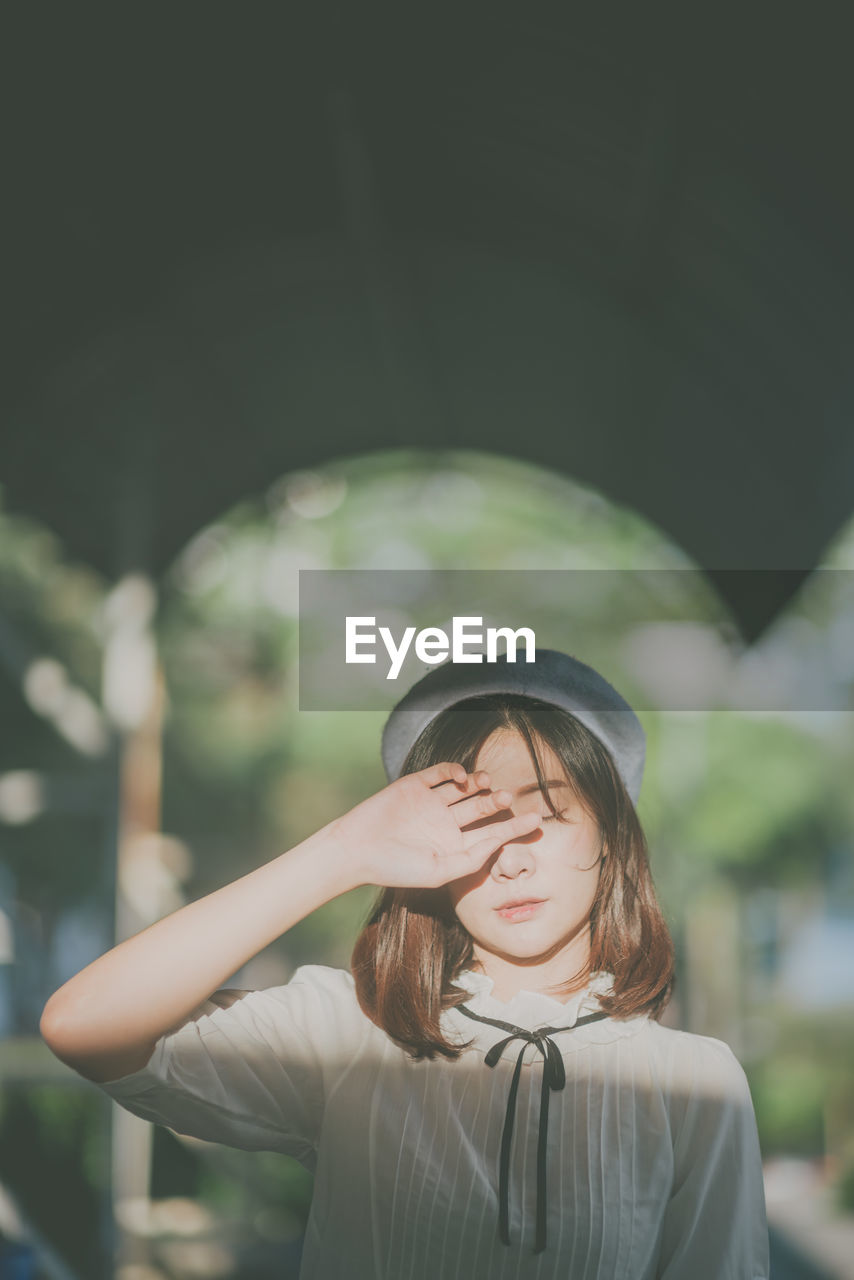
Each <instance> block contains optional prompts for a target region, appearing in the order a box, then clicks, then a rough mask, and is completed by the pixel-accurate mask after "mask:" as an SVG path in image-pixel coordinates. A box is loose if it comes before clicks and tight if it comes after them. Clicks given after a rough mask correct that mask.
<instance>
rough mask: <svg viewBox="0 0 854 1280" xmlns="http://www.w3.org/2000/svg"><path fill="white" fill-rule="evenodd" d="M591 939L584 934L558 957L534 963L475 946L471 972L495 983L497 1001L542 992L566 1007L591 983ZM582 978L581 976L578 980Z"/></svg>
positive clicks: (494, 990)
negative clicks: (570, 1000) (472, 970)
mask: <svg viewBox="0 0 854 1280" xmlns="http://www.w3.org/2000/svg"><path fill="white" fill-rule="evenodd" d="M589 963H590V936H589V933H588V932H587V930H584V931H583V932H582V933H581V934H580V935H579V936H577V937H575V938H572V939H571V940H570V942H569V943H567V944H565V945H564V946H563V947H561V949H560V951H558V952H557V953H556V954H555V955H552V956H548V957H538V958H536V959H532V960H519V959H518V958H516V957H513V956H508V955H502V954H500V953H498V952H494V951H487V950H486V949H485V948H484V947H481V946H480V945H479V944H478V943H475V944H474V960H473V961H472V966H471V967H472V968H473V969H475V970H477V971H478V972H480V973H484V974H486V976H487V977H488V978H491V979H492V982H493V988H492V994H493V995H494V997H495V999H496V1000H501V1001H503V1002H506V1001H508V1000H512V999H513V997H514V996H515V995H516V994H517V992H519V991H522V990H524V991H540V992H542V993H543V994H544V995H549V996H552V997H553V998H554V999H556V1000H563V1001H564V1003H565V1002H566V1001H567V1000H569V999H570V997H571V996H572V995H573V994H574V993H575V992H576V991H581V990H582V989H583V988H584V987H586V986H587V983H588V981H589V973H588V966H589ZM579 975H580V976H579Z"/></svg>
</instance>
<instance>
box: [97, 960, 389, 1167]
mask: <svg viewBox="0 0 854 1280" xmlns="http://www.w3.org/2000/svg"><path fill="white" fill-rule="evenodd" d="M222 995H225V996H227V997H232V998H231V999H225V1000H222V999H220V997H221V996H222ZM369 1025H370V1023H369V1020H368V1019H367V1018H366V1017H365V1015H364V1014H362V1012H361V1010H360V1008H359V1006H358V1002H357V1001H356V997H355V993H354V988H353V979H352V975H351V974H350V973H349V972H348V971H346V970H343V969H332V968H328V967H326V966H324V965H303V966H301V967H300V968H298V969H297V970H296V971H295V973H294V975H293V977H292V978H291V979H290V981H289V982H287V983H286V984H285V985H283V986H279V987H270V988H268V989H266V990H261V991H232V992H226V993H216V994H215V996H214V997H211V999H209V1000H206V1001H205V1002H204V1003H203V1004H202V1005H201V1006H200V1007H199V1008H198V1009H196V1010H195V1011H194V1012H193V1013H192V1014H191V1015H190V1017H189V1018H188V1019H187V1021H186V1022H184V1023H183V1025H181V1026H180V1027H178V1028H177V1029H175V1030H173V1031H170V1032H167V1033H166V1034H165V1035H163V1036H161V1038H160V1039H159V1040H158V1041H157V1043H156V1045H155V1047H154V1052H153V1053H152V1055H151V1057H150V1058H149V1060H148V1062H147V1063H146V1065H145V1066H144V1067H142V1068H141V1069H140V1070H138V1071H134V1072H132V1073H131V1074H130V1075H125V1076H120V1077H119V1078H118V1079H115V1080H109V1081H103V1082H100V1083H99V1085H98V1087H99V1088H100V1089H102V1090H103V1091H104V1092H105V1093H107V1094H109V1096H110V1097H111V1098H114V1099H115V1101H116V1102H118V1103H119V1104H120V1105H121V1106H122V1107H124V1108H125V1109H126V1110H128V1111H130V1112H132V1113H133V1114H134V1115H136V1116H140V1117H141V1118H142V1119H143V1120H151V1121H153V1122H155V1123H157V1124H162V1125H165V1126H167V1128H170V1129H174V1130H175V1132H176V1133H183V1134H187V1135H189V1136H191V1137H195V1138H202V1139H205V1140H206V1141H208V1142H221V1143H224V1144H225V1145H227V1146H232V1147H240V1148H241V1149H243V1150H247V1151H265V1150H266V1151H279V1152H282V1153H284V1154H286V1155H291V1156H294V1157H295V1158H296V1159H297V1160H299V1161H300V1162H301V1163H302V1164H304V1165H305V1166H306V1167H307V1168H309V1169H313V1167H314V1158H315V1153H316V1149H317V1144H318V1141H319V1135H320V1127H321V1123H322V1118H323V1110H324V1098H325V1095H326V1092H327V1091H328V1089H329V1088H330V1087H331V1084H332V1083H334V1080H335V1078H336V1076H338V1075H340V1074H341V1072H342V1071H343V1070H344V1069H345V1068H346V1066H347V1065H348V1064H349V1063H351V1062H352V1060H353V1058H354V1055H355V1052H356V1049H357V1046H358V1043H359V1042H360V1041H361V1038H362V1036H363V1034H364V1032H365V1028H366V1026H369Z"/></svg>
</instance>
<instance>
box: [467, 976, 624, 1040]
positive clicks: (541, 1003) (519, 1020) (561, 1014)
mask: <svg viewBox="0 0 854 1280" xmlns="http://www.w3.org/2000/svg"><path fill="white" fill-rule="evenodd" d="M455 985H456V986H458V987H462V988H463V989H464V990H465V991H469V992H471V999H469V1000H467V1001H466V1004H467V1005H468V1006H469V1008H471V1009H473V1010H474V1011H475V1013H482V1014H485V1015H486V1016H487V1017H490V1018H501V1019H503V1020H504V1021H505V1022H512V1023H514V1024H515V1025H516V1026H519V1027H525V1028H526V1030H529V1031H532V1030H534V1029H535V1028H536V1027H537V1026H539V1025H541V1024H543V1023H547V1024H548V1025H550V1026H553V1027H574V1026H575V1024H576V1022H577V1021H578V1019H579V1018H580V1017H582V1016H583V1015H584V1014H588V1013H595V1012H597V1011H598V1010H599V1009H600V1008H601V1006H600V1003H599V996H600V995H605V994H606V993H608V992H610V991H612V990H613V988H614V976H613V974H611V973H607V972H606V971H605V970H600V971H598V972H596V973H593V974H591V976H590V979H589V981H588V982H587V984H586V985H585V986H584V988H583V989H582V990H580V991H576V992H574V993H573V995H571V996H570V997H569V999H568V1000H566V1001H563V1000H558V999H556V998H555V997H554V996H550V995H546V993H545V992H543V991H528V990H526V989H523V990H520V991H517V992H516V994H515V995H514V996H513V997H512V999H510V1000H498V999H497V998H496V997H495V996H494V995H493V994H492V991H493V988H494V986H495V983H494V981H493V979H492V978H489V977H487V975H486V974H485V973H480V972H477V971H475V970H474V969H466V970H464V971H463V972H462V973H461V974H460V975H459V977H458V978H457V980H456V983H455Z"/></svg>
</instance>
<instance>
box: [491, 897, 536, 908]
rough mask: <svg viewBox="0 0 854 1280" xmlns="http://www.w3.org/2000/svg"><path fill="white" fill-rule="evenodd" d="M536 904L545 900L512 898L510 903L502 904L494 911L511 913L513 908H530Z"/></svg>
mask: <svg viewBox="0 0 854 1280" xmlns="http://www.w3.org/2000/svg"><path fill="white" fill-rule="evenodd" d="M537 902H545V898H514V899H513V900H512V901H511V902H503V903H502V904H501V906H500V907H496V908H495V910H496V911H512V910H513V909H514V908H515V907H527V906H532V905H533V904H534V903H537Z"/></svg>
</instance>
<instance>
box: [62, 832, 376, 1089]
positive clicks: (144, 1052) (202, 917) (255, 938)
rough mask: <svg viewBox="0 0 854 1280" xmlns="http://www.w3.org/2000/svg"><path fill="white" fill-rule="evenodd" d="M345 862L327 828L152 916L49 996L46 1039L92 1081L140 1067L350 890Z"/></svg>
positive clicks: (353, 883) (351, 873) (346, 861)
mask: <svg viewBox="0 0 854 1280" xmlns="http://www.w3.org/2000/svg"><path fill="white" fill-rule="evenodd" d="M345 852H346V851H345ZM349 861H350V864H351V865H350V868H348V860H347V859H346V858H345V857H344V856H342V850H341V848H340V845H339V844H338V842H337V841H336V839H335V836H334V834H333V832H332V830H331V824H330V827H324V828H322V829H321V830H320V831H318V832H316V833H315V834H314V835H313V836H310V837H309V838H308V839H307V840H304V841H303V842H302V843H301V844H298V845H296V846H295V847H294V848H293V849H290V850H289V851H288V852H287V853H283V854H281V855H280V856H279V857H278V858H274V859H273V860H272V861H271V862H268V863H266V864H265V865H264V866H261V867H258V868H257V869H256V870H254V871H250V872H249V873H248V875H245V876H241V877H240V879H238V880H235V881H234V882H233V883H231V884H228V885H225V886H224V887H223V888H221V889H217V890H216V891H215V892H213V893H210V894H208V895H207V896H206V897H204V898H200V899H198V900H197V901H195V902H190V903H188V904H187V906H185V907H181V908H180V909H179V910H177V911H173V912H172V914H171V915H168V916H164V918H163V919H162V920H157V921H156V922H155V923H154V924H152V925H149V926H148V928H146V929H143V930H142V931H141V932H140V933H137V934H135V935H134V936H133V937H132V938H128V939H127V940H126V941H124V942H121V943H119V945H118V946H116V947H114V948H113V949H112V950H111V951H108V952H106V953H105V954H104V955H103V956H100V957H99V958H98V959H97V960H94V961H93V962H92V963H91V964H90V965H87V967H86V968H85V969H82V970H81V971H80V973H77V974H75V976H74V977H73V978H70V979H69V981H68V982H66V983H65V984H64V986H62V987H60V988H59V989H58V990H57V991H55V992H54V994H53V995H52V996H51V997H50V999H49V1000H48V1002H47V1004H46V1005H45V1008H44V1011H43V1013H42V1017H41V1023H40V1028H39V1029H40V1031H41V1034H42V1037H43V1039H44V1040H45V1041H46V1042H47V1044H48V1045H49V1046H50V1048H51V1049H52V1051H53V1052H54V1053H55V1054H56V1056H57V1057H58V1058H61V1059H62V1060H63V1061H64V1062H67V1063H68V1064H69V1066H72V1067H74V1069H75V1070H77V1071H79V1072H80V1073H81V1074H82V1075H85V1076H87V1077H88V1078H89V1079H92V1080H110V1079H115V1078H117V1077H118V1076H121V1075H127V1074H129V1073H130V1072H131V1071H136V1070H138V1069H139V1068H140V1067H143V1066H145V1064H146V1062H147V1061H148V1059H149V1058H150V1057H151V1053H152V1051H153V1049H154V1046H155V1044H156V1042H157V1041H158V1039H159V1038H160V1037H161V1036H162V1035H163V1034H164V1033H165V1032H166V1031H169V1030H173V1029H175V1028H177V1027H179V1026H181V1025H183V1023H184V1022H186V1021H187V1019H188V1018H189V1016H190V1015H191V1014H192V1013H193V1012H194V1011H195V1010H196V1009H197V1008H198V1006H199V1005H200V1004H202V1003H203V1002H204V1001H205V1000H206V999H207V998H208V997H209V996H210V995H211V993H212V992H213V991H215V990H216V988H218V987H219V986H221V984H222V983H223V982H225V980H226V979H227V978H228V977H229V976H230V975H231V974H233V973H236V972H237V970H238V969H240V968H241V967H242V966H243V965H244V964H246V962H247V961H248V960H250V959H251V958H252V957H253V956H254V955H257V953H258V952H259V951H261V950H263V948H264V947H266V946H267V945H268V944H269V943H271V942H272V941H274V939H275V938H277V937H279V935H280V934H282V933H284V932H286V930H288V929H290V928H292V927H293V925H295V924H297V923H298V922H299V921H300V920H302V919H303V918H304V917H305V916H307V915H309V914H310V913H311V912H312V911H314V910H316V909H317V908H318V907H320V906H323V904H324V903H326V902H329V901H330V900H331V899H332V898H335V897H337V896H338V895H339V894H341V893H344V892H346V891H347V890H348V889H351V888H353V887H355V881H354V879H353V867H352V859H350V860H349ZM348 869H349V871H350V874H349V876H348Z"/></svg>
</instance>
